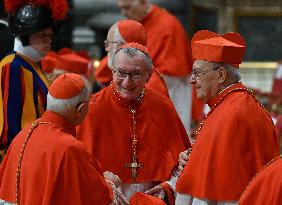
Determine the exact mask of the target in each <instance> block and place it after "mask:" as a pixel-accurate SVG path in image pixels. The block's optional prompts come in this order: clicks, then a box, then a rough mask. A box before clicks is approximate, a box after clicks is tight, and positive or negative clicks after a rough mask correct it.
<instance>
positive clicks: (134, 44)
mask: <svg viewBox="0 0 282 205" xmlns="http://www.w3.org/2000/svg"><path fill="white" fill-rule="evenodd" d="M121 48H136V49H138V50H140V51H142V52H143V53H146V54H147V55H149V56H150V57H151V55H150V53H149V51H148V48H147V47H146V46H143V45H141V44H139V43H126V44H123V45H122V46H121ZM151 58H152V57H151Z"/></svg>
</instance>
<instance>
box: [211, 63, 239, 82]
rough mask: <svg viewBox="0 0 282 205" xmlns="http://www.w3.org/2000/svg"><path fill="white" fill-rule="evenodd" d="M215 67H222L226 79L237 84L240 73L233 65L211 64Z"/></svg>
mask: <svg viewBox="0 0 282 205" xmlns="http://www.w3.org/2000/svg"><path fill="white" fill-rule="evenodd" d="M212 63H213V64H214V65H215V67H224V68H225V70H226V72H227V75H228V77H229V78H230V79H231V80H232V81H233V82H238V81H240V80H241V75H240V71H239V69H238V68H236V67H235V66H233V65H230V64H226V63H214V62H212Z"/></svg>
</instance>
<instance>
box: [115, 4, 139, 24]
mask: <svg viewBox="0 0 282 205" xmlns="http://www.w3.org/2000/svg"><path fill="white" fill-rule="evenodd" d="M117 3H118V6H119V8H120V9H121V12H122V14H123V15H124V16H126V17H127V18H128V19H131V20H134V21H140V20H141V18H142V17H143V16H144V3H143V2H142V1H141V0H117Z"/></svg>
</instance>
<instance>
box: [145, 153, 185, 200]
mask: <svg viewBox="0 0 282 205" xmlns="http://www.w3.org/2000/svg"><path fill="white" fill-rule="evenodd" d="M187 160H188V150H186V151H183V152H181V153H180V154H179V157H178V167H177V168H176V169H175V170H174V171H173V175H174V176H175V175H177V176H179V175H180V174H181V172H182V171H183V169H184V167H185V165H186V163H187ZM164 183H166V182H164ZM145 194H149V195H152V196H156V197H159V198H160V199H162V200H163V199H164V197H165V191H164V189H163V188H162V185H161V184H159V185H157V186H155V187H153V188H152V189H149V190H148V191H146V192H145Z"/></svg>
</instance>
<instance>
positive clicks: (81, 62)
mask: <svg viewBox="0 0 282 205" xmlns="http://www.w3.org/2000/svg"><path fill="white" fill-rule="evenodd" d="M88 63H89V60H87V59H85V58H83V57H80V56H78V55H77V54H75V53H70V54H66V55H60V56H59V57H58V61H57V63H56V66H55V68H56V69H60V70H64V71H67V72H71V73H76V74H81V75H87V72H88Z"/></svg>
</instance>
